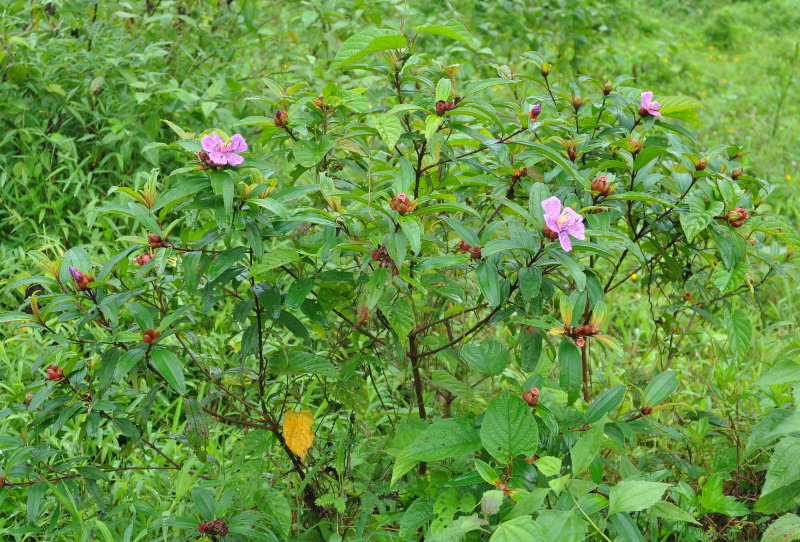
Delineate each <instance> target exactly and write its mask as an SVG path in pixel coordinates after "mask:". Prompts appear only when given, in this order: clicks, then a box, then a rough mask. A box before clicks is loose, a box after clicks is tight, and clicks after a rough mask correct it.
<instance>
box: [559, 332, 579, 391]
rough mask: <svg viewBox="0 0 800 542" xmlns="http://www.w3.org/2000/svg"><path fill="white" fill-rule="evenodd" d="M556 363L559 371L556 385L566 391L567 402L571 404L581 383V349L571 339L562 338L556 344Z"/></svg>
mask: <svg viewBox="0 0 800 542" xmlns="http://www.w3.org/2000/svg"><path fill="white" fill-rule="evenodd" d="M558 364H559V365H560V366H561V372H560V373H559V376H558V385H559V386H560V387H561V389H563V390H564V391H566V392H567V402H568V403H569V404H572V403H574V402H575V400H576V399H577V398H578V395H579V394H580V391H581V384H582V383H583V362H582V361H581V351H580V349H579V348H578V347H577V346H575V343H574V342H572V340H571V339H562V340H561V342H560V343H559V345H558Z"/></svg>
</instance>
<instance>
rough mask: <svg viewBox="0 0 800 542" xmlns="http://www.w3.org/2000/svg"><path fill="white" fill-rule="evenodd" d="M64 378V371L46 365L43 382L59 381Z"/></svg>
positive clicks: (57, 367) (60, 368)
mask: <svg viewBox="0 0 800 542" xmlns="http://www.w3.org/2000/svg"><path fill="white" fill-rule="evenodd" d="M62 378H64V369H63V368H62V367H59V366H58V365H48V366H47V375H46V376H45V377H44V379H45V380H61V379H62Z"/></svg>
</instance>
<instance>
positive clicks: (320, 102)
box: [312, 94, 325, 109]
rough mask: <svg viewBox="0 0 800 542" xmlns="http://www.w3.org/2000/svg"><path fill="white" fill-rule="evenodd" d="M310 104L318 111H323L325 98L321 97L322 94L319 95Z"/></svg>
mask: <svg viewBox="0 0 800 542" xmlns="http://www.w3.org/2000/svg"><path fill="white" fill-rule="evenodd" d="M312 102H313V103H314V105H316V106H317V107H319V108H320V109H324V108H325V96H323V95H322V94H320V95H319V96H317V97H316V98H314V99H313V100H312Z"/></svg>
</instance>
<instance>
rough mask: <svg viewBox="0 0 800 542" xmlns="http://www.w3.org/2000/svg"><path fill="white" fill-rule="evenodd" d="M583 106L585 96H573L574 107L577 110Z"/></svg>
mask: <svg viewBox="0 0 800 542" xmlns="http://www.w3.org/2000/svg"><path fill="white" fill-rule="evenodd" d="M582 106H583V98H581V97H580V96H577V95H576V96H573V97H572V107H574V108H575V111H577V110H578V109H580V108H581V107H582Z"/></svg>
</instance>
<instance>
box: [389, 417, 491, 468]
mask: <svg viewBox="0 0 800 542" xmlns="http://www.w3.org/2000/svg"><path fill="white" fill-rule="evenodd" d="M480 447H481V440H480V438H479V437H478V432H477V431H476V430H475V422H474V420H472V419H470V418H446V419H443V420H437V421H435V422H434V423H433V424H431V425H430V426H428V428H427V429H425V431H423V432H422V434H420V435H419V436H418V437H417V438H416V439H415V440H414V442H413V443H412V444H411V446H410V447H409V449H408V451H407V452H406V454H404V455H405V456H407V457H408V458H410V459H414V460H416V461H426V462H427V461H441V460H442V459H447V458H448V457H459V456H463V455H466V454H469V453H472V452H474V451H475V450H478V449H480Z"/></svg>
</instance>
